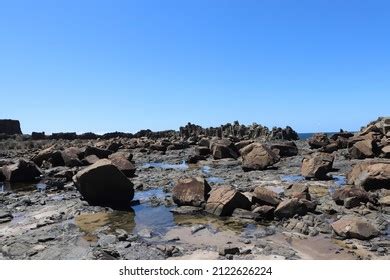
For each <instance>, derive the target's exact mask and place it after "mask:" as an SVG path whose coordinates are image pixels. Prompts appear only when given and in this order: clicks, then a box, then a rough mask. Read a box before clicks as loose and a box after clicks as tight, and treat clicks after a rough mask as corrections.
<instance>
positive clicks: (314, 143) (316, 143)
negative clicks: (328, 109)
mask: <svg viewBox="0 0 390 280" xmlns="http://www.w3.org/2000/svg"><path fill="white" fill-rule="evenodd" d="M308 143H309V145H310V148H312V149H319V148H322V147H325V146H326V145H329V144H330V140H329V138H328V135H326V134H325V133H317V134H314V135H313V136H312V137H311V138H310V139H308Z"/></svg>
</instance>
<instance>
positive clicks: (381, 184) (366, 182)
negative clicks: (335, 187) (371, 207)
mask: <svg viewBox="0 0 390 280" xmlns="http://www.w3.org/2000/svg"><path fill="white" fill-rule="evenodd" d="M347 179H348V184H350V185H355V186H362V187H364V189H366V190H375V189H380V188H384V189H390V162H363V163H359V164H356V165H355V166H354V167H353V168H352V171H351V172H349V173H348V174H347Z"/></svg>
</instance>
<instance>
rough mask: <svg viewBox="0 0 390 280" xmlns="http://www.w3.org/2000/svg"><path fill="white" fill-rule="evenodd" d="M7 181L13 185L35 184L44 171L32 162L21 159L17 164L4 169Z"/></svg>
mask: <svg viewBox="0 0 390 280" xmlns="http://www.w3.org/2000/svg"><path fill="white" fill-rule="evenodd" d="M2 172H3V175H4V177H5V179H6V180H7V181H9V182H12V183H23V182H26V183H27V182H34V181H36V180H37V179H38V178H39V177H40V176H41V175H42V171H41V170H40V169H39V167H38V166H37V165H36V164H35V163H34V162H32V161H26V160H24V159H20V160H19V161H18V162H17V163H15V164H12V165H6V166H3V167H2Z"/></svg>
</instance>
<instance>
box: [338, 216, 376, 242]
mask: <svg viewBox="0 0 390 280" xmlns="http://www.w3.org/2000/svg"><path fill="white" fill-rule="evenodd" d="M331 226H332V228H333V230H334V232H335V233H336V234H337V235H338V236H341V237H343V238H355V239H360V240H369V239H371V238H374V237H376V236H378V235H379V231H378V230H377V229H376V228H375V227H374V226H373V225H372V224H370V223H369V222H368V221H366V220H364V219H361V218H358V217H353V216H350V217H349V216H347V217H344V218H342V219H340V220H338V221H337V222H335V223H333V224H332V225H331Z"/></svg>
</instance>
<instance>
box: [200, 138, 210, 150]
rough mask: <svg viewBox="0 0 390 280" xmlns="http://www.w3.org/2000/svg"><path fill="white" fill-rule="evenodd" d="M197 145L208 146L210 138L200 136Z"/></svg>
mask: <svg viewBox="0 0 390 280" xmlns="http://www.w3.org/2000/svg"><path fill="white" fill-rule="evenodd" d="M198 145H199V146H200V147H206V148H210V140H209V139H208V138H202V139H200V140H199V142H198Z"/></svg>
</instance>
